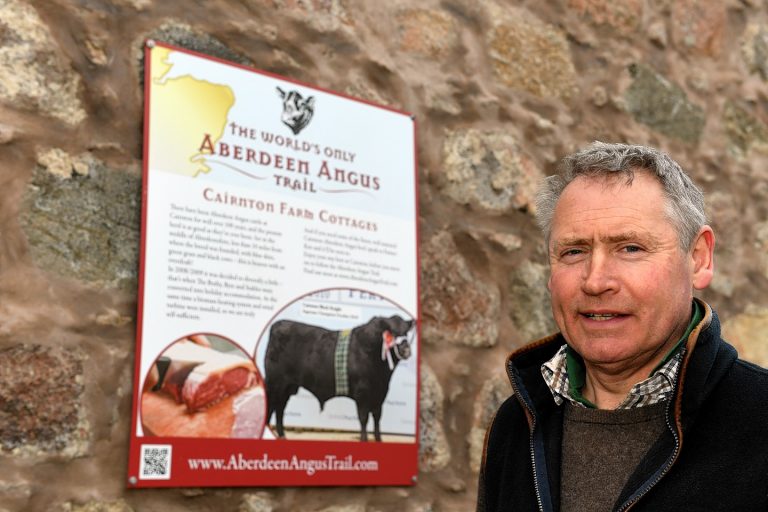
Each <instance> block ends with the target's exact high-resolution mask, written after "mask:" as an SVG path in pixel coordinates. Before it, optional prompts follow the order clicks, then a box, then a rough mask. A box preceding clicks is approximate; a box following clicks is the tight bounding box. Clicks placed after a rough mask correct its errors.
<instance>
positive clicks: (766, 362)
mask: <svg viewBox="0 0 768 512" xmlns="http://www.w3.org/2000/svg"><path fill="white" fill-rule="evenodd" d="M723 337H724V338H725V339H726V340H728V341H729V342H730V343H731V344H733V346H735V347H736V350H738V352H739V357H741V358H742V359H746V360H747V361H752V362H755V363H757V364H759V365H760V366H763V367H765V368H768V308H764V307H757V306H753V307H751V308H748V309H747V311H745V312H744V313H742V314H740V315H736V316H734V317H732V318H730V319H728V320H726V321H725V322H723Z"/></svg>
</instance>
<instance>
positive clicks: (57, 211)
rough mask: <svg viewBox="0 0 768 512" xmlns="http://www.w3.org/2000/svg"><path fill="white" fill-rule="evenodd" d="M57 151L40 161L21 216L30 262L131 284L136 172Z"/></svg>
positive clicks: (125, 285) (136, 243) (136, 216)
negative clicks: (49, 157)
mask: <svg viewBox="0 0 768 512" xmlns="http://www.w3.org/2000/svg"><path fill="white" fill-rule="evenodd" d="M61 153H63V152H61ZM46 154H47V153H46ZM57 154H58V156H59V157H58V158H52V159H46V158H41V159H40V163H41V165H39V166H38V167H37V168H36V169H35V172H34V174H33V177H32V181H31V183H30V186H29V187H28V190H27V194H26V198H25V208H24V211H23V212H22V215H21V221H22V226H23V228H24V231H25V233H26V236H27V239H28V241H29V246H30V252H31V254H32V258H33V260H34V261H35V263H36V264H37V265H38V266H40V267H41V268H43V269H45V270H48V271H51V272H54V273H56V274H59V275H62V276H65V277H71V278H75V279H79V280H82V281H88V282H93V283H98V284H105V285H108V286H116V287H123V288H131V287H133V286H135V284H136V278H137V267H138V249H139V219H140V206H141V205H140V198H141V182H140V178H139V176H138V174H137V173H134V172H131V171H127V170H114V169H110V168H108V167H106V166H104V165H103V164H101V163H100V162H98V161H95V160H93V159H86V158H74V159H73V158H72V157H68V156H61V154H59V153H57ZM64 155H66V154H65V153H64ZM72 162H75V163H72ZM45 165H47V167H45ZM67 174H68V176H67Z"/></svg>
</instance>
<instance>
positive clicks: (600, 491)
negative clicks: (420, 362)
mask: <svg viewBox="0 0 768 512" xmlns="http://www.w3.org/2000/svg"><path fill="white" fill-rule="evenodd" d="M537 220H538V221H539V224H540V226H541V227H542V229H543V231H544V234H545V238H546V242H547V247H548V253H549V261H550V278H549V283H548V288H549V290H550V292H551V301H552V312H553V314H554V318H555V321H556V323H557V325H558V327H559V329H560V332H559V333H558V334H556V335H553V336H549V337H547V338H544V339H542V340H540V341H537V342H535V343H533V344H531V345H528V346H526V347H523V348H521V349H519V350H517V351H515V352H513V353H512V354H511V355H510V356H509V358H508V360H507V372H508V375H509V379H510V382H511V383H512V389H513V393H514V394H513V396H511V397H510V398H509V399H507V401H506V402H505V403H504V404H502V406H501V407H500V409H499V411H498V412H497V413H496V416H495V417H494V419H493V421H492V422H491V425H490V426H489V429H488V433H487V435H486V446H485V450H484V454H483V465H482V469H481V472H480V485H479V494H478V507H477V508H478V511H489V512H490V511H497V510H513V511H525V512H527V511H536V510H540V511H543V512H545V511H557V510H560V511H564V512H569V511H578V512H582V511H585V512H593V511H595V512H601V511H612V510H617V511H625V510H632V512H639V511H654V512H658V511H729V512H733V511H739V512H744V511H758V510H759V511H762V512H765V511H766V510H768V371H766V370H764V369H762V368H760V367H758V366H755V365H753V364H750V363H747V362H744V361H742V360H739V359H737V354H736V351H735V350H734V349H733V347H731V346H730V345H728V344H727V343H726V342H725V341H723V339H722V338H721V337H720V323H719V321H718V318H717V315H716V314H715V313H714V312H713V311H712V309H711V308H710V306H709V305H708V304H706V303H704V302H703V301H700V300H698V299H694V298H693V290H695V289H696V290H700V289H703V288H705V287H707V286H708V285H709V283H710V282H711V280H712V274H713V269H714V261H713V250H714V246H715V237H714V234H713V231H712V228H711V227H710V226H708V225H707V224H706V217H705V215H704V201H703V196H702V194H701V192H700V191H699V190H698V189H697V188H696V186H695V185H694V184H693V183H692V182H691V180H690V178H689V177H688V176H687V175H686V174H685V173H684V172H683V171H682V169H681V168H680V166H679V165H678V164H677V163H676V162H674V161H673V160H672V159H671V158H669V157H668V156H667V155H665V154H663V153H661V152H659V151H656V150H654V149H651V148H646V147H641V146H629V145H624V144H604V143H594V144H592V145H591V146H590V147H588V148H587V149H585V150H583V151H580V152H578V153H576V154H574V155H571V156H569V157H566V158H565V159H564V160H563V163H562V165H561V169H560V173H559V174H558V175H557V176H553V177H550V178H549V179H548V180H547V182H546V183H545V186H544V187H543V190H541V191H540V192H539V197H538V202H537Z"/></svg>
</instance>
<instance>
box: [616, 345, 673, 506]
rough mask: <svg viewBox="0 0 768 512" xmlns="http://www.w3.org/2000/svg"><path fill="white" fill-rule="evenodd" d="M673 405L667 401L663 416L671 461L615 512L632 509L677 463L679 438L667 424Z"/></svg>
mask: <svg viewBox="0 0 768 512" xmlns="http://www.w3.org/2000/svg"><path fill="white" fill-rule="evenodd" d="M682 355H683V356H685V348H683V349H682ZM678 377H679V374H678ZM673 403H674V401H673V400H670V401H669V404H667V414H665V415H664V416H665V420H666V423H667V428H669V430H670V431H671V432H672V435H674V436H675V451H674V452H673V455H672V460H671V461H669V463H667V465H666V466H665V467H664V471H662V472H661V474H660V475H659V476H658V477H657V478H656V480H654V481H653V482H651V484H650V485H649V486H648V487H646V488H645V489H643V490H642V491H641V492H639V493H638V494H636V495H635V497H634V498H632V499H631V500H629V501H627V502H626V503H624V505H622V506H621V507H620V508H619V509H618V510H617V512H627V511H628V510H629V509H631V508H632V507H634V506H635V505H636V504H637V502H638V501H640V499H641V498H642V497H643V496H645V495H646V494H648V492H650V490H651V489H653V488H654V487H656V484H658V483H659V482H660V481H661V479H662V478H664V475H666V474H667V473H669V470H670V469H672V466H673V465H674V464H675V461H677V457H678V455H680V436H679V435H678V434H677V429H674V428H672V425H671V424H670V423H669V408H670V407H672V404H673Z"/></svg>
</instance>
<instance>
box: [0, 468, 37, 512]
mask: <svg viewBox="0 0 768 512" xmlns="http://www.w3.org/2000/svg"><path fill="white" fill-rule="evenodd" d="M0 496H2V497H3V502H2V504H0V511H1V512H6V511H11V510H29V506H28V504H29V498H30V497H31V496H32V485H30V484H29V483H27V482H24V481H23V480H21V479H20V478H18V477H17V478H8V476H7V475H2V476H0Z"/></svg>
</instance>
